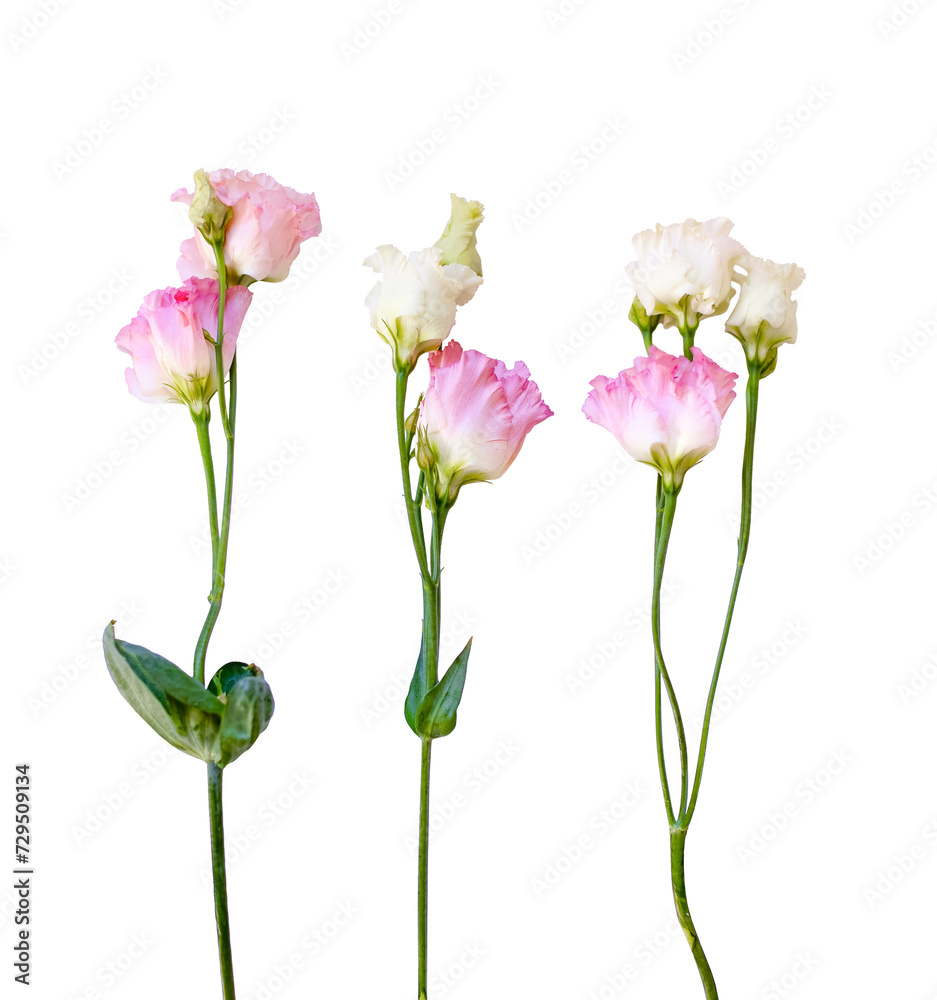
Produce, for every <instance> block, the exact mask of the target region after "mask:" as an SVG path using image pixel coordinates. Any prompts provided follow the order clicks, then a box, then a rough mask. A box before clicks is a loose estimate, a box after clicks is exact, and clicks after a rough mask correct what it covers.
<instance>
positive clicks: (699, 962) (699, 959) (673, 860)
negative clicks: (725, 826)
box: [670, 828, 719, 1000]
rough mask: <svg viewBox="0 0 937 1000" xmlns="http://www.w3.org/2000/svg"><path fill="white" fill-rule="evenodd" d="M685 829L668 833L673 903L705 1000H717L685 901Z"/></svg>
mask: <svg viewBox="0 0 937 1000" xmlns="http://www.w3.org/2000/svg"><path fill="white" fill-rule="evenodd" d="M686 834H687V831H686V829H685V828H678V829H671V831H670V880H671V883H672V885H673V902H674V907H675V908H676V911H677V919H678V920H679V921H680V926H681V927H682V928H683V933H684V934H685V935H686V939H687V942H688V943H689V945H690V951H691V952H692V953H693V958H694V959H695V961H696V967H697V969H698V970H699V975H700V979H702V981H703V990H704V992H705V994H706V998H707V1000H719V994H718V993H717V992H716V981H715V979H713V973H712V969H711V968H710V967H709V962H708V961H707V959H706V954H705V952H704V951H703V946H702V945H701V944H700V940H699V937H697V934H696V927H694V925H693V918H692V917H691V916H690V907H689V906H688V905H687V900H686V880H685V877H684V871H683V858H684V852H685V850H686Z"/></svg>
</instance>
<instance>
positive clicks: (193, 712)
mask: <svg viewBox="0 0 937 1000" xmlns="http://www.w3.org/2000/svg"><path fill="white" fill-rule="evenodd" d="M104 662H105V663H106V664H107V669H108V672H109V673H110V675H111V678H112V679H113V681H114V683H115V684H116V685H117V690H118V691H120V693H121V694H122V695H123V696H124V699H125V700H126V701H127V703H128V704H129V705H130V707H131V708H132V709H133V710H134V711H135V712H136V713H137V715H139V716H140V718H141V719H143V721H144V722H146V723H147V724H148V725H149V726H150V727H151V728H152V729H154V730H155V731H156V732H157V733H159V735H160V736H162V738H163V739H164V740H166V742H167V743H170V744H172V746H174V747H176V749H177V750H182V751H183V752H184V753H187V754H191V755H192V756H193V757H198V758H200V759H201V760H205V761H210V760H216V756H215V755H214V754H215V751H216V747H217V742H218V734H219V732H220V730H221V720H222V716H223V715H224V707H225V706H224V702H222V701H220V700H219V699H218V698H216V697H215V696H214V695H213V694H211V693H210V692H208V691H206V690H205V688H203V687H202V685H201V684H199V683H198V681H196V680H195V678H194V677H190V676H189V675H188V674H187V673H185V671H183V670H180V669H179V667H177V666H176V665H175V664H174V663H171V662H170V661H169V660H167V659H166V658H165V657H162V656H160V655H159V654H158V653H154V652H152V651H150V650H149V649H146V648H145V647H143V646H136V645H134V644H133V643H129V642H121V641H120V640H119V639H116V638H115V637H114V623H113V622H111V624H110V625H108V626H107V628H106V629H105V630H104Z"/></svg>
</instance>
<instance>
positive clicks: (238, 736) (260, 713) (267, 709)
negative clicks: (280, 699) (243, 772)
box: [215, 663, 274, 767]
mask: <svg viewBox="0 0 937 1000" xmlns="http://www.w3.org/2000/svg"><path fill="white" fill-rule="evenodd" d="M227 666H229V667H231V666H238V667H246V666H247V665H246V664H230V663H229V664H227ZM224 669H225V668H224V667H222V670H224ZM247 670H248V673H246V674H243V675H242V676H241V677H240V679H236V680H234V681H233V682H232V684H231V686H230V687H228V688H227V689H226V693H225V697H226V698H227V704H226V705H225V710H224V716H223V717H222V719H221V733H220V738H219V748H220V750H221V757H220V759H219V760H218V764H219V766H220V767H224V766H225V765H226V764H230V763H231V761H232V760H236V759H237V758H238V757H240V756H241V754H242V753H244V752H245V751H246V750H250V748H251V747H252V746H253V745H254V744H255V743H256V742H257V737H258V736H260V734H261V733H262V732H263V731H264V730H265V729H266V728H267V726H268V725H269V724H270V719H271V718H272V717H273V708H274V704H273V692H272V691H271V690H270V685H269V684H268V683H267V682H266V681H265V680H264V675H263V673H262V671H261V670H260V668H259V667H254V666H251V667H247ZM215 676H217V674H216V675H215Z"/></svg>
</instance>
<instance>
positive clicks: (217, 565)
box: [193, 243, 237, 684]
mask: <svg viewBox="0 0 937 1000" xmlns="http://www.w3.org/2000/svg"><path fill="white" fill-rule="evenodd" d="M215 260H216V262H217V266H218V330H217V332H216V336H215V341H214V346H215V367H216V371H217V373H218V411H219V413H220V414H221V426H222V428H223V429H224V435H225V442H226V462H225V483H224V499H223V501H222V513H221V527H220V531H219V537H218V543H217V545H213V546H212V587H211V594H210V595H209V598H208V600H209V608H208V615H207V616H206V618H205V624H204V625H203V626H202V631H201V634H200V635H199V637H198V643H197V644H196V647H195V669H194V671H193V674H194V677H195V679H196V680H197V681H198V682H199V683H200V684H204V683H205V657H206V655H207V653H208V642H209V640H210V639H211V634H212V632H213V631H214V628H215V622H217V621H218V615H219V614H220V613H221V601H222V598H223V597H224V580H225V568H226V566H227V559H228V534H229V532H230V529H231V499H232V496H233V493H234V418H235V412H236V408H237V358H236V357H235V358H232V360H231V371H230V372H229V376H228V378H229V392H230V404H229V403H228V402H227V401H226V400H225V387H224V358H223V346H224V307H225V294H226V292H227V274H226V272H225V265H224V244H223V243H219V244H216V246H215ZM208 455H209V461H210V456H211V447H210V445H209V446H208ZM203 457H204V452H203ZM207 476H208V466H207V465H206V477H207ZM211 483H212V487H211V489H212V491H213V489H214V473H212V475H211Z"/></svg>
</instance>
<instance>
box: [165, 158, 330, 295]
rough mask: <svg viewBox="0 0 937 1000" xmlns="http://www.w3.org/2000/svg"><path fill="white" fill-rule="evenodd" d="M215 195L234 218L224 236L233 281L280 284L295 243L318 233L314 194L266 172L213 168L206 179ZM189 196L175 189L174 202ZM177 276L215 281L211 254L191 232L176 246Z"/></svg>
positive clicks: (293, 255) (189, 199) (295, 251)
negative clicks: (245, 280)
mask: <svg viewBox="0 0 937 1000" xmlns="http://www.w3.org/2000/svg"><path fill="white" fill-rule="evenodd" d="M208 177H209V180H210V181H211V186H212V187H213V188H214V190H215V194H216V195H217V196H218V198H219V199H220V200H221V201H222V202H223V203H224V204H225V205H228V206H229V207H230V208H231V209H232V211H233V213H234V216H233V218H232V219H231V221H230V223H228V228H227V231H226V238H225V262H226V264H227V268H228V271H229V272H230V273H231V274H233V275H236V276H237V278H238V279H240V278H241V277H242V276H243V277H249V278H251V279H253V280H254V281H282V280H283V279H284V278H285V277H286V276H287V275H288V274H289V273H290V265H291V264H292V263H293V261H294V260H296V257H297V255H298V254H299V245H300V243H302V242H303V240H308V239H309V237H310V236H318V235H319V233H321V232H322V223H321V222H320V221H319V205H318V203H317V202H316V197H315V195H312V194H300V193H299V192H298V191H294V190H293V189H292V188H288V187H283V185H282V184H278V183H277V182H276V181H275V180H274V179H273V178H272V177H268V176H267V175H266V174H252V173H251V172H250V171H248V170H240V171H238V172H237V173H235V172H234V171H233V170H229V169H227V168H225V169H224V170H213V171H212V172H211V173H210V174H209V175H208ZM192 198H193V195H192V194H191V193H190V192H188V191H186V190H185V188H179V190H178V191H176V192H175V193H174V194H173V195H172V200H173V201H181V202H184V203H185V204H186V205H191V204H192ZM180 249H181V251H182V256H181V257H180V258H179V263H178V268H179V274H180V275H181V276H182V277H183V278H190V277H196V278H214V277H216V276H217V270H216V268H215V253H214V251H213V250H212V248H211V246H209V244H208V243H207V242H206V241H205V239H204V237H203V236H202V235H201V233H199V232H198V231H196V233H195V236H193V237H192V239H189V240H185V241H184V242H183V244H182V246H181V247H180Z"/></svg>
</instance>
